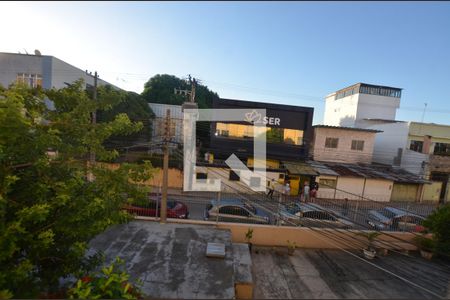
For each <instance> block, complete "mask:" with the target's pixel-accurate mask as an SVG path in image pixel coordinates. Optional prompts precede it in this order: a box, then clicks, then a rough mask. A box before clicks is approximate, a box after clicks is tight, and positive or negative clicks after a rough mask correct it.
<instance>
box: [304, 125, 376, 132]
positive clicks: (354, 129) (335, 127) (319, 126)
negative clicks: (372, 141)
mask: <svg viewBox="0 0 450 300" xmlns="http://www.w3.org/2000/svg"><path fill="white" fill-rule="evenodd" d="M313 127H314V128H329V129H341V130H342V129H343V130H353V131H365V132H372V133H378V132H383V131H382V130H376V129H366V128H356V127H344V126H331V125H314V126H313Z"/></svg>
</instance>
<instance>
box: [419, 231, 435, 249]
mask: <svg viewBox="0 0 450 300" xmlns="http://www.w3.org/2000/svg"><path fill="white" fill-rule="evenodd" d="M414 241H415V242H416V243H417V246H418V247H419V249H421V250H425V251H429V252H434V250H435V247H436V242H435V241H434V240H433V239H431V238H426V237H424V236H421V235H418V236H416V237H414Z"/></svg>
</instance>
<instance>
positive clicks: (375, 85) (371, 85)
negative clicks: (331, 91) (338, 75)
mask: <svg viewBox="0 0 450 300" xmlns="http://www.w3.org/2000/svg"><path fill="white" fill-rule="evenodd" d="M357 86H366V87H373V88H385V89H393V90H398V91H401V90H403V89H402V88H397V87H392V86H387V85H377V84H369V83H363V82H358V83H355V84H352V85H350V86H347V87H345V88H342V89H340V90H337V91H336V92H335V93H339V92H341V91H345V90H348V89H350V88H354V87H357Z"/></svg>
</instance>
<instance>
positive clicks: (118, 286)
mask: <svg viewBox="0 0 450 300" xmlns="http://www.w3.org/2000/svg"><path fill="white" fill-rule="evenodd" d="M123 265H124V261H123V260H122V259H120V258H118V257H117V258H116V260H115V261H114V262H113V263H112V264H111V265H110V266H108V267H104V268H102V270H101V272H95V273H93V274H88V275H85V276H83V278H81V279H78V280H77V282H76V284H75V286H74V287H73V288H71V289H70V290H69V297H70V299H138V298H139V297H140V295H141V292H140V289H139V287H138V286H136V285H133V284H132V283H130V282H129V278H130V275H129V274H127V273H126V272H125V271H124V270H123Z"/></svg>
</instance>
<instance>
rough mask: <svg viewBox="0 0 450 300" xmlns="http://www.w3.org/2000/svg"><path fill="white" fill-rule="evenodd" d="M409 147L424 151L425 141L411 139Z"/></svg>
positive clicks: (413, 149)
mask: <svg viewBox="0 0 450 300" xmlns="http://www.w3.org/2000/svg"><path fill="white" fill-rule="evenodd" d="M409 149H410V150H412V151H416V152H422V149H423V141H411V143H410V144H409Z"/></svg>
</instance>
